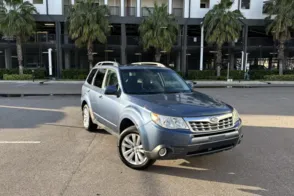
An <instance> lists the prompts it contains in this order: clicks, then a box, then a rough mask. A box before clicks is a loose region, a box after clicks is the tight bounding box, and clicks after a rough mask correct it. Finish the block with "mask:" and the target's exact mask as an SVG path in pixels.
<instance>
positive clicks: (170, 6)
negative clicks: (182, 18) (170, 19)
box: [168, 0, 173, 14]
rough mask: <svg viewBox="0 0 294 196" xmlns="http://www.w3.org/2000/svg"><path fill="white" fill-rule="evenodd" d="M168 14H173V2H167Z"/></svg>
mask: <svg viewBox="0 0 294 196" xmlns="http://www.w3.org/2000/svg"><path fill="white" fill-rule="evenodd" d="M168 13H169V14H172V13H173V0H168Z"/></svg>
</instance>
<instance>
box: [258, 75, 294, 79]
mask: <svg viewBox="0 0 294 196" xmlns="http://www.w3.org/2000/svg"><path fill="white" fill-rule="evenodd" d="M264 79H265V80H269V81H294V74H293V75H282V76H280V75H266V76H264Z"/></svg>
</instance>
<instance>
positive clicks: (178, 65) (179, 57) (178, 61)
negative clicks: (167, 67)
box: [176, 52, 181, 71]
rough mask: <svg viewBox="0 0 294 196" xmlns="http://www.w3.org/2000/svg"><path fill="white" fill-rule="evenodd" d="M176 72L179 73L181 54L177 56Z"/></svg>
mask: <svg viewBox="0 0 294 196" xmlns="http://www.w3.org/2000/svg"><path fill="white" fill-rule="evenodd" d="M176 70H177V71H181V52H178V54H177V62H176Z"/></svg>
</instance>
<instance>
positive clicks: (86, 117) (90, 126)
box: [83, 104, 97, 131]
mask: <svg viewBox="0 0 294 196" xmlns="http://www.w3.org/2000/svg"><path fill="white" fill-rule="evenodd" d="M83 125H84V128H85V129H86V130H88V131H95V130H96V129H97V125H96V124H94V123H93V121H92V118H91V115H90V108H89V106H88V105H87V104H86V105H84V107H83Z"/></svg>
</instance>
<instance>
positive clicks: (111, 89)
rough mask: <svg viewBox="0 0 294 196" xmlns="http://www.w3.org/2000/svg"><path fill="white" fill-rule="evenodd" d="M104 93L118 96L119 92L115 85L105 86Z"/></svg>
mask: <svg viewBox="0 0 294 196" xmlns="http://www.w3.org/2000/svg"><path fill="white" fill-rule="evenodd" d="M104 94H105V95H116V96H118V94H119V92H118V90H117V86H107V87H106V89H105V92H104Z"/></svg>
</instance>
